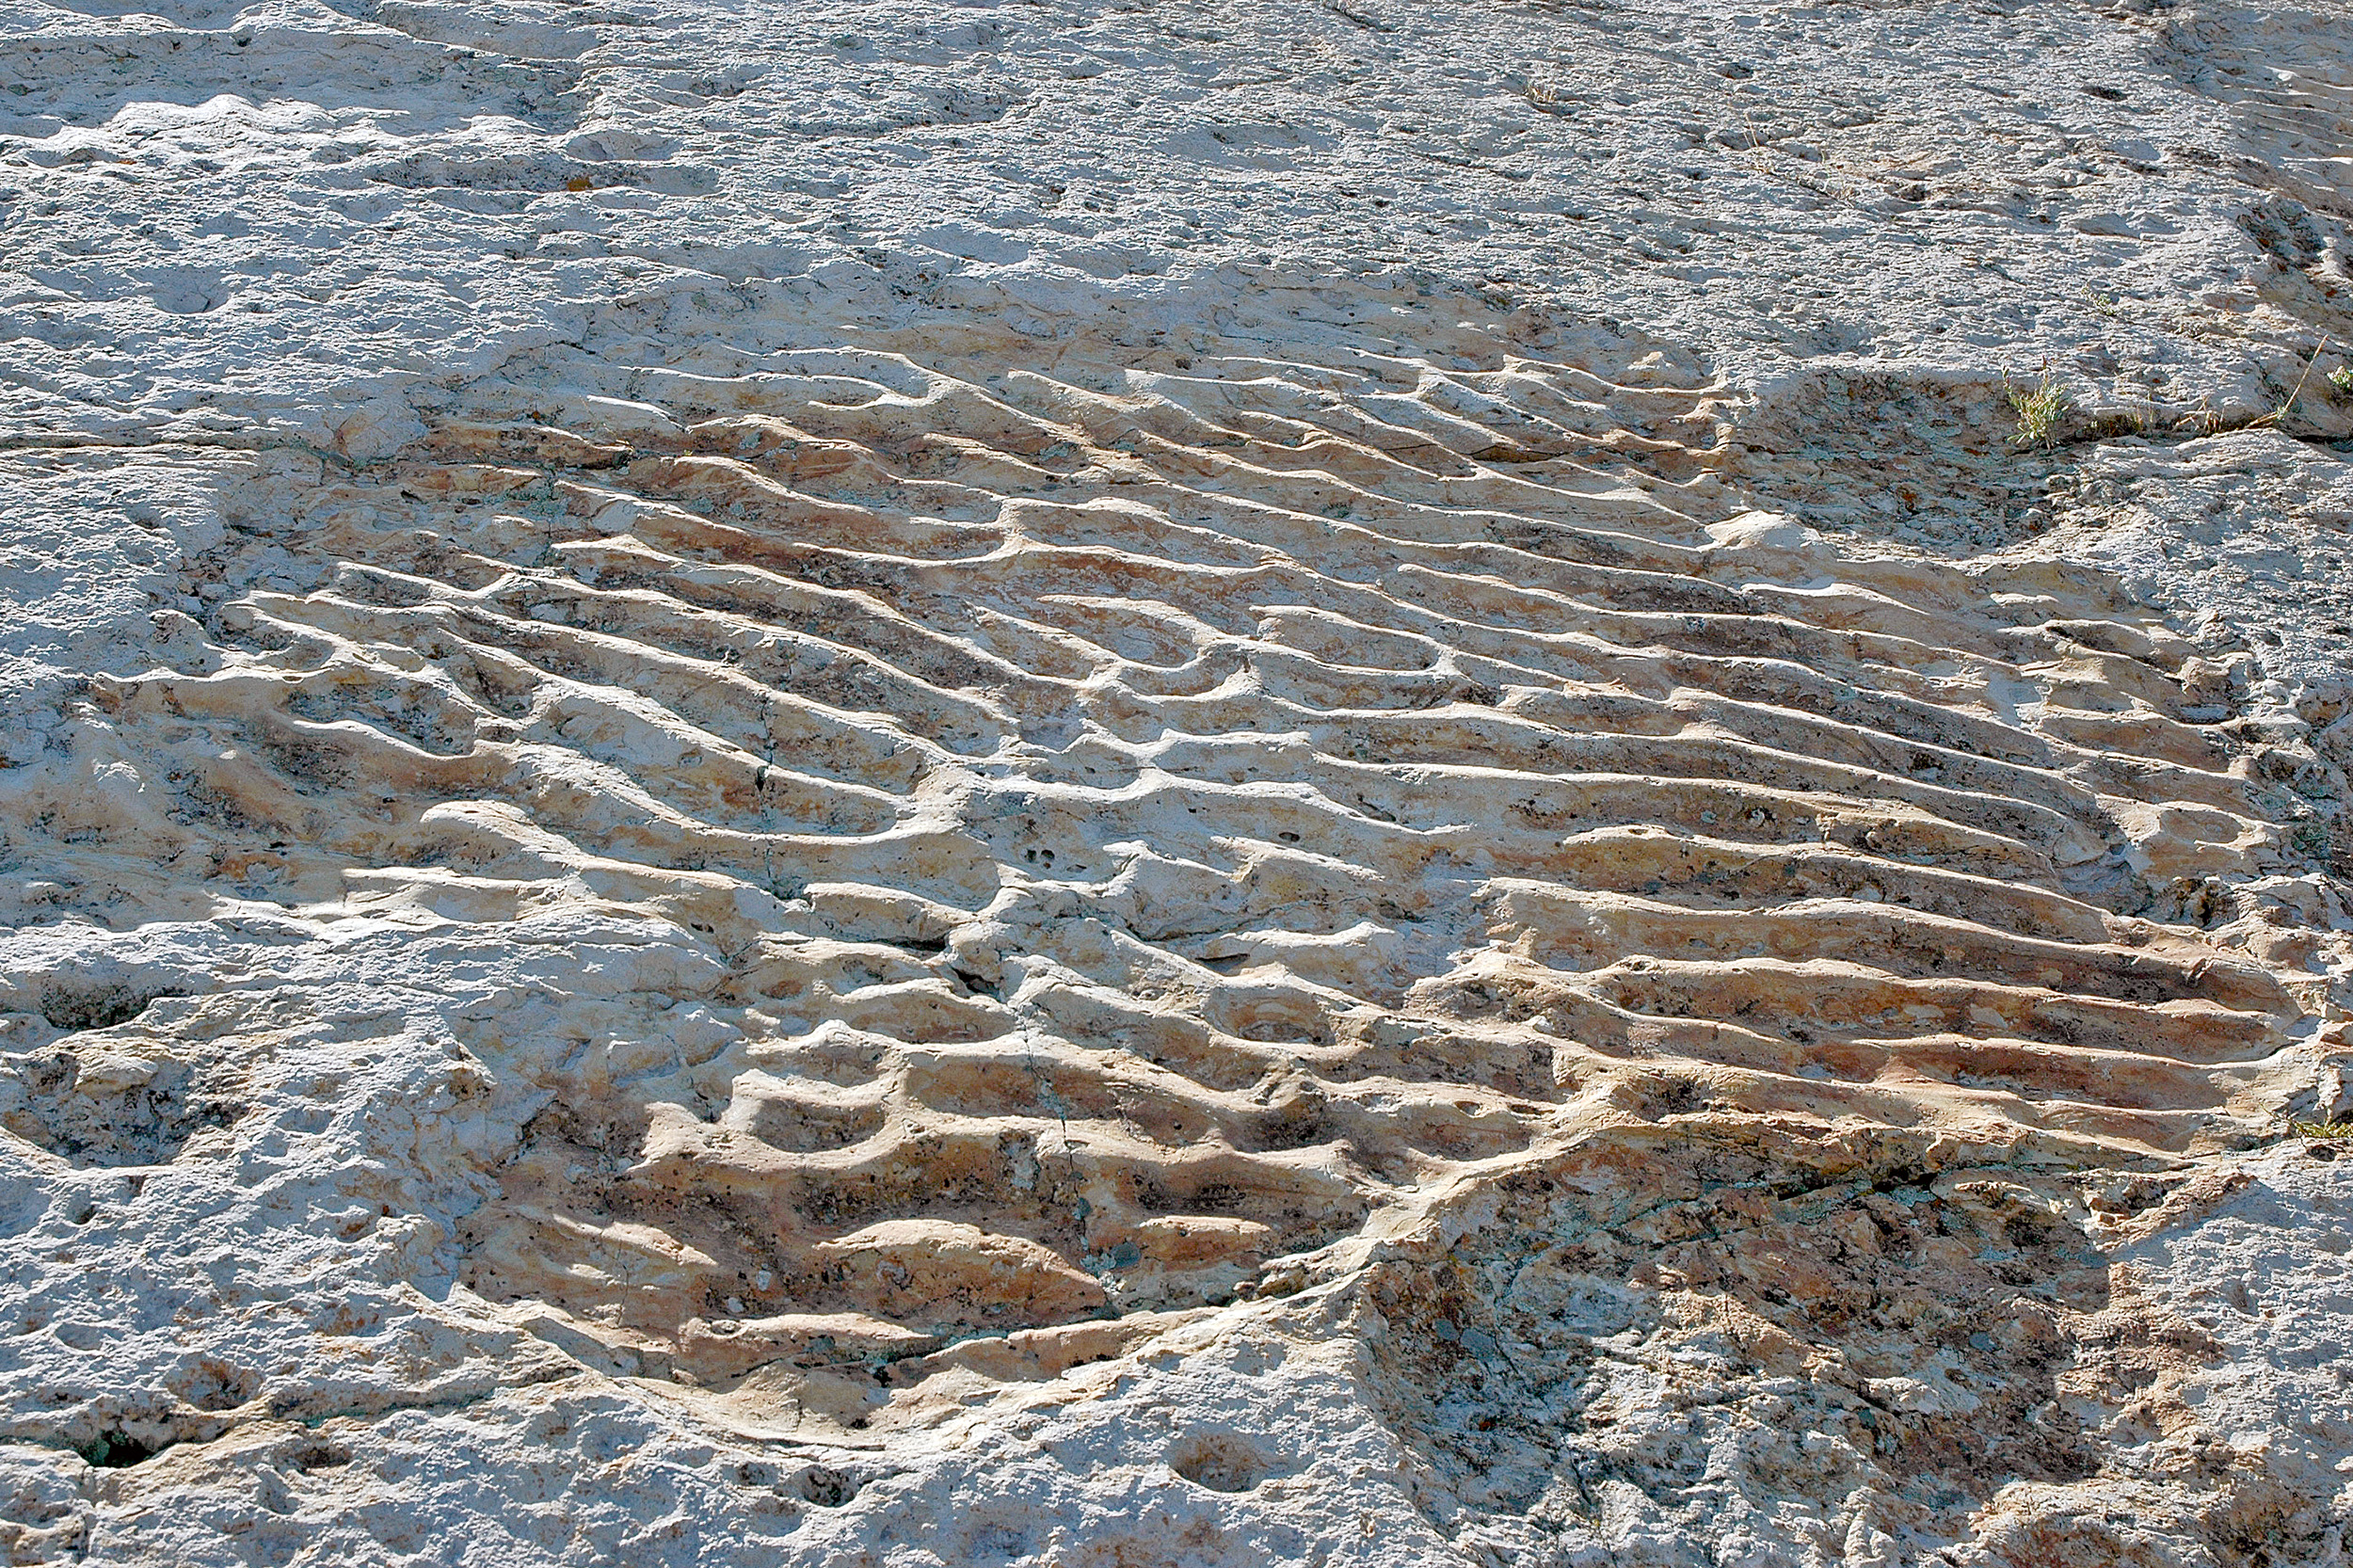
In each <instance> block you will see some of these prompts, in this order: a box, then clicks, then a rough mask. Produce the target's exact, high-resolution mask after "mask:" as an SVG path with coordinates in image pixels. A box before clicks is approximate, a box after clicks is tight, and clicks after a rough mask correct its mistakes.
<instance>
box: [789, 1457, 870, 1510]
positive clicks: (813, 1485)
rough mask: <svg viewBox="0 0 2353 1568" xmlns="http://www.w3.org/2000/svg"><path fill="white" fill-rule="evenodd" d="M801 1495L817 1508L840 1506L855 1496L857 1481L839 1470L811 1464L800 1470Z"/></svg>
mask: <svg viewBox="0 0 2353 1568" xmlns="http://www.w3.org/2000/svg"><path fill="white" fill-rule="evenodd" d="M799 1486H800V1493H801V1496H804V1497H806V1498H808V1500H809V1501H810V1502H812V1503H815V1504H816V1505H817V1506H818V1507H819V1508H840V1506H841V1505H842V1504H843V1503H846V1502H848V1501H849V1500H850V1499H851V1498H852V1497H855V1496H857V1482H856V1481H854V1480H851V1479H850V1478H849V1477H847V1476H845V1475H843V1474H842V1473H841V1472H840V1471H839V1470H829V1469H827V1468H825V1466H824V1465H823V1464H812V1465H810V1466H809V1467H808V1469H806V1470H804V1471H802V1472H801V1479H800V1482H799Z"/></svg>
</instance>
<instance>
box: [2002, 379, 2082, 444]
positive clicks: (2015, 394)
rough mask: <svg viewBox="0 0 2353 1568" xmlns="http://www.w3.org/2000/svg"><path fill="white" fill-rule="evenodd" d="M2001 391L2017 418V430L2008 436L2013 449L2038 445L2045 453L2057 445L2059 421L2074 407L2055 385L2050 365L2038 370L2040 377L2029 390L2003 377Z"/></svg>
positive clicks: (2069, 399) (2064, 391) (2065, 394)
mask: <svg viewBox="0 0 2353 1568" xmlns="http://www.w3.org/2000/svg"><path fill="white" fill-rule="evenodd" d="M2002 390H2003V392H2005V393H2006V394H2008V396H2009V408H2010V412H2011V413H2013V414H2015V415H2017V416H2018V429H2017V431H2016V433H2015V434H2013V435H2012V436H2011V437H2010V443H2011V444H2012V445H2014V446H2039V447H2041V448H2042V449H2043V450H2044V451H2046V452H2047V451H2049V450H2050V449H2051V448H2052V447H2053V446H2055V445H2057V440H2058V424H2059V421H2060V420H2062V419H2064V418H2065V417H2066V416H2067V411H2068V410H2069V409H2070V408H2073V407H2074V406H2075V404H2074V400H2073V398H2070V397H2069V396H2068V395H2067V389H2066V388H2065V387H2063V386H2061V385H2060V384H2059V378H2058V376H2057V373H2056V372H2055V371H2053V370H2052V369H2051V368H2050V366H2048V365H2045V366H2043V368H2042V378H2041V380H2040V381H2037V382H2036V383H2035V384H2034V385H2033V386H2032V387H2022V386H2019V385H2017V384H2015V383H2014V382H2012V381H2011V380H2010V378H2009V376H2003V377H2002Z"/></svg>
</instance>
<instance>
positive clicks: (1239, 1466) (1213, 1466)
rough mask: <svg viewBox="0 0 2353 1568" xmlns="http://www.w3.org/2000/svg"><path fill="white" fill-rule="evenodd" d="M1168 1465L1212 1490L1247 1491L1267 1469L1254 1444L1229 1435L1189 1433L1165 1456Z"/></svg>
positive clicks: (1186, 1477) (1266, 1472)
mask: <svg viewBox="0 0 2353 1568" xmlns="http://www.w3.org/2000/svg"><path fill="white" fill-rule="evenodd" d="M1168 1467H1169V1468H1170V1469H1172V1470H1174V1471H1176V1472H1177V1474H1178V1475H1180V1476H1182V1477H1184V1478H1185V1479H1186V1480H1189V1481H1192V1482H1193V1484H1194V1485H1195V1486H1206V1487H1208V1488H1209V1490H1210V1491H1212V1492H1247V1491H1249V1490H1250V1489H1251V1488H1252V1487H1254V1486H1256V1485H1257V1484H1258V1483H1259V1482H1260V1481H1262V1480H1266V1478H1267V1474H1268V1471H1269V1469H1270V1466H1269V1465H1268V1464H1267V1462H1266V1459H1265V1456H1263V1455H1261V1454H1260V1453H1259V1452H1258V1450H1257V1448H1254V1447H1253V1446H1252V1445H1251V1444H1250V1443H1248V1442H1247V1441H1245V1440H1244V1439H1242V1438H1239V1437H1231V1436H1223V1437H1188V1438H1186V1439H1185V1440H1184V1441H1183V1442H1181V1443H1179V1444H1177V1448H1176V1450H1175V1451H1174V1452H1173V1453H1171V1454H1170V1455H1169V1456H1168Z"/></svg>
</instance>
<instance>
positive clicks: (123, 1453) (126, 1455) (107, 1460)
mask: <svg viewBox="0 0 2353 1568" xmlns="http://www.w3.org/2000/svg"><path fill="white" fill-rule="evenodd" d="M170 1447H171V1445H170V1444H169V1443H152V1444H151V1443H143V1442H141V1441H140V1440H139V1439H137V1438H136V1437H134V1436H132V1435H131V1434H130V1433H129V1432H100V1433H99V1434H98V1435H97V1436H96V1437H94V1438H92V1439H91V1440H90V1441H89V1442H88V1443H85V1444H83V1445H82V1446H81V1448H78V1449H76V1450H75V1451H76V1452H77V1453H79V1454H80V1455H81V1456H82V1458H83V1459H84V1460H85V1461H86V1462H87V1463H88V1464H93V1465H96V1466H97V1467H98V1468H100V1469H102V1470H120V1469H122V1468H124V1467H125V1466H127V1465H132V1464H145V1463H146V1462H147V1461H148V1460H151V1459H152V1458H154V1457H155V1456H156V1455H157V1454H159V1453H162V1452H163V1451H164V1450H165V1449H166V1448H170Z"/></svg>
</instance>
